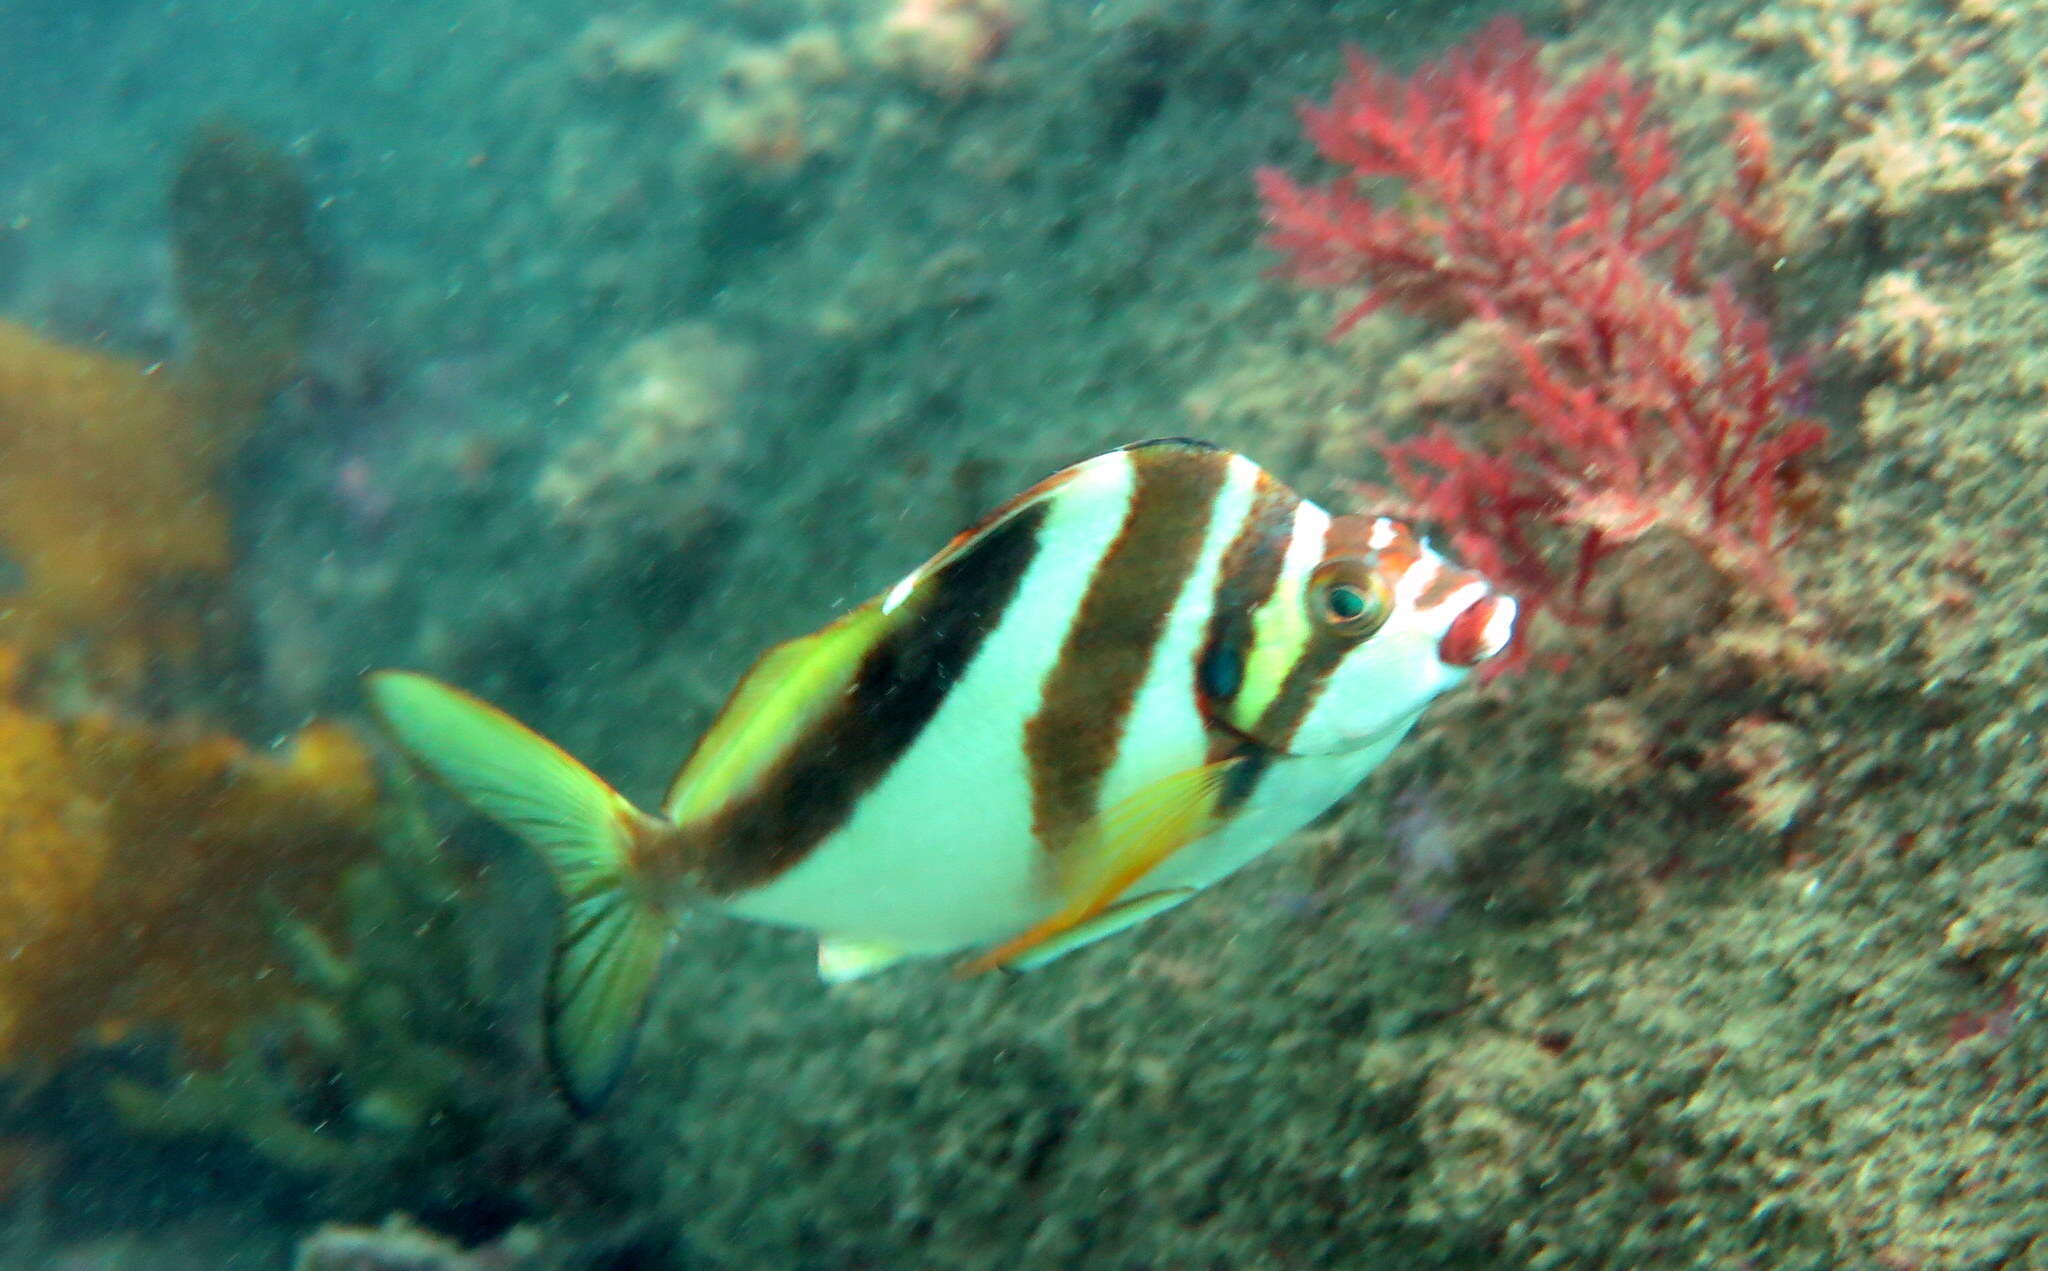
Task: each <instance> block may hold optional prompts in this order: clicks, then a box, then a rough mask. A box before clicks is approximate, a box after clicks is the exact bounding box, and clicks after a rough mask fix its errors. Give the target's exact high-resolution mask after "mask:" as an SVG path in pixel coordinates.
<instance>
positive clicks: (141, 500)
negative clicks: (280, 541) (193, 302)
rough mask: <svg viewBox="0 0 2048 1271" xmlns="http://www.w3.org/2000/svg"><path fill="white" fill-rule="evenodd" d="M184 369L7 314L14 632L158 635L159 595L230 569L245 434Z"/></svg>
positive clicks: (1, 530) (1, 460) (2, 532)
mask: <svg viewBox="0 0 2048 1271" xmlns="http://www.w3.org/2000/svg"><path fill="white" fill-rule="evenodd" d="M206 396H207V395H206V394H202V393H201V392H199V391H198V390H197V389H196V388H194V387H193V386H192V385H190V384H187V383H185V382H182V381H180V380H179V379H178V377H177V376H175V375H174V374H171V373H168V372H164V371H160V370H158V371H152V369H151V368H149V367H145V366H143V365H140V364H138V363H136V362H133V361H129V360H127V359H123V358H117V357H110V356H108V355H106V354H101V353H94V352H89V351H87V350H84V349H75V348H71V347H68V346H66V345H62V344H58V343H56V342H55V341H52V340H48V339H45V338H43V337H42V336H40V335H38V334H36V333H35V332H34V331H31V330H29V329H28V328H26V327H23V326H19V325H17V324H14V323H9V322H0V551H4V552H5V553H6V555H7V556H8V557H9V558H10V559H12V560H13V562H14V564H15V565H16V566H17V568H19V570H20V571H21V573H22V575H23V581H22V586H21V589H20V591H19V592H17V593H15V594H12V595H10V596H8V597H6V598H5V600H6V604H5V607H4V608H0V633H4V634H5V635H6V636H7V638H9V639H12V640H15V641H18V642H20V643H22V644H25V645H27V646H28V647H30V648H41V647H44V646H47V645H48V644H49V643H50V642H52V641H53V640H56V639H60V638H62V637H64V636H67V635H71V634H76V633H80V632H93V633H115V634H116V638H117V642H118V641H121V640H137V639H140V640H143V641H144V642H147V640H148V638H149V637H150V635H152V634H154V633H151V632H148V631H147V630H139V629H138V628H147V627H148V626H149V625H150V617H149V615H150V614H151V613H153V612H155V611H156V610H158V609H160V608H161V606H160V604H159V605H152V604H151V601H152V600H159V601H160V600H161V598H162V597H161V596H160V595H159V594H158V593H164V592H169V591H174V590H176V588H177V587H178V585H179V583H180V580H183V579H190V578H194V577H199V576H205V575H213V574H219V573H221V572H224V571H225V570H226V569H227V567H228V565H229V563H230V553H229V546H228V521H227V513H226V509H225V508H224V507H223V506H222V504H221V502H220V499H219V498H218V497H217V496H216V495H215V494H214V493H213V490H212V477H213V474H214V471H215V469H216V468H217V467H218V465H219V464H220V462H221V460H222V457H223V455H224V453H225V451H226V449H227V448H228V447H229V446H231V445H232V444H233V442H234V441H235V440H236V437H235V436H234V434H235V432H236V431H237V430H236V429H234V428H222V427H220V426H219V425H218V424H217V423H216V421H215V419H214V418H213V417H212V416H211V413H210V412H209V411H208V410H207V409H206V407H205V405H204V404H203V403H204V398H205V397H206Z"/></svg>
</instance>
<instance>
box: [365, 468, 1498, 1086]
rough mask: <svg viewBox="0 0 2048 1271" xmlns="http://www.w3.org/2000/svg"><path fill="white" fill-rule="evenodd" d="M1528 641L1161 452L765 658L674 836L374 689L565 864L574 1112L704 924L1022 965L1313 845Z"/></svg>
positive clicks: (706, 761) (1388, 561)
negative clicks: (1359, 794) (1450, 693)
mask: <svg viewBox="0 0 2048 1271" xmlns="http://www.w3.org/2000/svg"><path fill="white" fill-rule="evenodd" d="M1514 620H1515V603H1514V601H1513V600H1511V599H1509V598H1507V597H1504V596H1501V595H1499V594H1497V593H1496V592H1495V591H1494V590H1493V589H1492V588H1491V587H1489V586H1488V585H1487V584H1486V582H1484V581H1483V580H1481V579H1480V578H1478V577H1477V576H1475V575H1473V574H1470V573H1467V572H1464V571H1462V570H1459V569H1457V568H1455V567H1453V566H1451V565H1449V564H1448V563H1446V562H1445V561H1444V560H1443V559H1442V558H1440V557H1439V556H1437V555H1436V554H1435V553H1434V552H1432V551H1431V550H1430V549H1429V547H1427V546H1426V545H1424V544H1423V543H1421V542H1419V541H1418V540H1417V539H1416V537H1415V536H1414V535H1413V534H1412V533H1411V532H1410V531H1409V530H1408V529H1407V528H1406V527H1405V526H1403V525H1401V524H1399V523H1397V522H1395V521H1392V520H1388V519H1386V518H1373V517H1363V516H1339V517H1332V516H1330V515H1329V514H1328V513H1326V512H1324V511H1323V510H1322V509H1321V508H1318V507H1317V506H1316V505H1315V504H1313V503H1310V502H1307V501H1306V500H1304V499H1302V498H1301V497H1300V496H1298V495H1296V494H1295V493H1294V492H1293V491H1292V490H1290V489H1288V488H1287V487H1286V486H1285V485H1283V484H1281V483H1280V482H1279V481H1277V480H1275V479H1274V478H1273V477H1272V476H1270V475H1268V474H1267V473H1266V472H1265V471H1264V470H1262V469H1261V468H1259V467H1258V466H1257V465H1256V464H1254V463H1252V462H1251V461H1250V460H1248V459H1246V458H1244V457H1243V456H1241V455H1236V454H1232V453H1230V452H1228V451H1225V450H1220V449H1217V448H1215V447H1213V446H1208V445H1204V444H1202V443H1199V442H1192V441H1184V440H1167V441H1155V442H1146V443H1142V444H1140V445H1136V446H1131V447H1127V448H1125V449H1123V450H1118V451H1114V452H1111V453H1109V454H1106V455H1101V456H1098V457H1097V458H1094V459H1090V460H1088V461H1087V462H1085V463H1081V464H1077V465H1075V466H1073V467H1071V468H1068V469H1066V470H1064V471H1062V472H1059V473H1057V474H1055V475H1054V476H1052V477H1050V478H1048V479H1047V480H1045V481H1043V482H1041V483H1039V484H1038V485H1036V486H1034V487H1033V488H1031V489H1030V490H1027V491H1025V492H1024V493H1023V494H1021V495H1019V496H1018V497H1017V498H1015V499H1013V500H1011V501H1010V502H1009V503H1008V504H1006V505H1004V506H1003V507H1002V508H1000V509H998V510H997V511H996V512H995V513H994V514H993V515H991V516H990V517H989V518H988V519H987V520H985V521H983V522H982V523H981V524H980V525H978V526H976V527H975V528H973V529H971V530H969V531H967V532H966V533H964V534H962V535H960V536H959V537H958V538H956V539H954V540H953V541H952V542H951V543H949V544H948V545H947V546H946V547H945V549H944V550H942V551H941V552H940V553H939V554H938V555H936V556H934V557H933V558H932V559H931V560H929V561H927V562H926V563H925V564H923V565H921V566H919V567H918V568H917V569H916V570H914V571H912V572H911V573H910V575H909V576H908V577H906V578H904V579H903V580H902V581H901V582H899V583H897V584H896V585H895V586H894V587H892V588H890V589H889V590H888V591H887V592H886V593H885V594H883V595H881V596H879V597H876V598H875V599H874V600H871V601H869V602H868V603H867V604H864V605H862V606H861V607H860V608H858V609H855V610H853V611H852V612H851V613H848V614H846V615H845V616H844V617H842V618H840V619H839V620H837V621H836V622H833V623H832V624H831V625H829V626H827V627H825V628H824V629H823V630H821V631H818V632H817V633H815V634H813V635H809V636H805V637H803V638H801V639H798V640H793V641H790V642H789V643H787V644H783V645H780V646H778V647H776V648H774V649H772V650H770V651H769V652H768V653H767V654H766V655H765V656H763V657H762V658H761V659H760V661H759V662H757V663H756V664H755V666H754V668H753V669H752V670H751V671H750V672H748V674H747V676H746V677H745V679H743V680H742V681H741V682H740V684H739V686H738V688H737V689H736V690H734V692H733V695H732V698H731V700H730V701H729V702H728V703H727V704H726V706H725V709H724V710H723V711H722V712H721V713H720V714H719V716H718V718H717V719H716V721H715V722H713V724H712V725H711V727H710V728H709V730H708V731H707V732H706V733H705V735H704V737H703V739H702V740H701V741H700V742H699V743H698V745H697V748H696V750H695V752H694V753H693V754H692V755H691V756H690V759H689V761H688V762H687V763H686V764H685V765H684V766H683V769H682V772H681V774H680V775H679V776H678V777H677V778H676V780H675V783H674V785H673V786H672V787H671V788H670V790H669V792H668V797H667V799H666V800H665V801H664V802H663V803H662V805H661V815H659V816H656V815H651V814H649V813H645V812H642V811H640V810H639V809H637V808H636V807H634V805H633V804H631V803H629V802H628V801H627V800H626V799H625V798H623V797H622V796H620V795H619V794H618V793H616V792H615V791H613V790H612V788H611V787H610V786H608V785H606V784H605V783H604V782H603V781H602V780H600V779H599V778H598V777H596V776H595V775H593V774H592V773H591V772H590V771H589V770H588V769H586V768H584V767H583V766H582V765H581V764H579V763H577V762H576V761H575V760H574V759H572V758H571V757H570V756H568V755H567V754H565V753H563V752H562V751H561V750H559V749H557V748H556V747H555V746H554V745H552V744H551V743H549V742H548V741H546V740H544V739H543V738H541V737H540V736H538V735H537V734H535V733H533V732H531V731H529V730H527V729H526V728H524V727H522V726H521V725H520V724H518V723H517V722H515V721H513V720H512V719H511V718H510V717H508V716H506V715H504V714H503V713H501V712H499V711H497V710H495V709H494V708H492V707H490V706H489V705H486V704H485V703H483V702H481V701H478V700H476V699H475V698H472V697H469V696H467V695H466V694H463V693H461V692H458V691H457V690H455V689H452V688H449V687H447V686H445V685H442V684H440V683H437V682H435V681H433V680H430V679H427V678H425V677H423V676H419V675H414V674H410V673H406V672H391V671H386V672H380V673H377V674H376V675H374V676H373V677H372V679H371V695H372V699H373V701H374V703H375V705H376V706H377V708H378V710H379V712H380V714H381V715H382V717H383V719H384V721H385V723H386V724H387V726H388V727H389V729H390V731H391V733H392V734H393V736H395V737H396V738H397V740H398V741H399V742H400V743H401V745H402V746H403V747H404V748H405V749H406V750H407V751H409V752H410V753H411V754H412V755H413V756H414V757H415V758H416V759H417V760H418V761H419V762H420V763H421V764H422V765H423V766H424V767H425V768H426V769H428V770H429V771H430V772H432V773H433V774H435V775H436V776H438V777H439V778H440V779H441V780H443V781H444V782H445V783H446V784H447V785H449V786H450V787H451V788H452V789H453V790H454V791H455V792H456V793H457V794H459V795H461V796H462V797H463V798H465V799H467V800H468V801H469V802H470V803H472V804H473V805H475V806H476V807H477V808H479V809H480V810H482V811H483V812H484V813H486V814H488V815H489V816H491V817H493V818H495V819H497V820H498V821H500V822H502V823H503V824H505V825H506V826H508V827H510V828H511V829H512V830H514V831H516V832H517V833H519V834H521V835H522V836H524V837H525V838H526V839H527V840H529V841H530V842H532V843H533V844H534V845H535V846H536V847H537V848H539V850H540V851H541V853H542V854H543V855H544V856H545V857H546V859H547V861H548V863H549V864H550V866H551V867H552V869H553V873H554V875H555V878H556V880H557V881H558V883H559V884H560V887H561V890H562V893H563V897H564V901H565V905H564V918H563V925H562V928H561V930H560V932H559V933H558V936H557V941H556V947H555V953H554V959H553V966H552V970H551V973H550V976H549V983H548V989H547V1035H548V1038H549V1053H550V1056H551V1060H552V1062H553V1064H554V1067H555V1070H556V1073H557V1076H558V1077H559V1079H560V1081H561V1084H562V1086H563V1089H564V1091H565V1092H566V1093H567V1094H568V1095H569V1097H570V1098H571V1100H572V1101H573V1102H574V1103H576V1104H577V1105H578V1106H580V1107H584V1108H588V1107H590V1106H592V1105H594V1104H595V1103H596V1102H597V1101H598V1100H600V1099H601V1098H602V1097H603V1096H604V1094H605V1093H606V1092H607V1091H608V1090H609V1089H610V1087H611V1086H612V1085H613V1084H614V1083H615V1082H616V1081H617V1079H618V1078H619V1076H620V1075H621V1073H622V1072H623V1071H624V1069H625V1066H626V1064H627V1062H628V1059H629V1057H630V1054H631V1049H632V1042H633V1038H634V1035H635V1033H636V1032H637V1031H638V1026H639V1022H640V1020H641V1018H642V1016H643V1015H644V1013H645V1010H646V1004H647V1000H648V997H649V993H650V989H651V987H652V985H653V983H654V982H655V980H656V978H657V976H658V972H659V969H660V964H661V961H662V957H663V954H664V952H665V950H666V948H667V946H668V944H669V937H670V933H671V932H672V931H673V929H674V925H675V924H676V923H677V922H678V921H679V920H681V919H682V918H683V917H684V916H685V915H686V914H687V913H688V912H689V911H690V910H691V909H693V908H695V907H697V906H700V905H712V906H716V907H718V908H720V909H723V910H725V911H727V912H729V913H732V914H736V915H740V916H742V917H746V918H752V919H758V920H760V921H763V922H770V923H777V924H781V925H785V926H792V927H799V928H803V929H806V930H810V931H813V932H816V933H817V934H818V936H819V946H818V964H819V970H820V973H821V974H822V975H823V976H824V977H825V978H826V979H827V980H832V981H837V980H844V979H848V978H851V977H854V976H859V975H865V974H868V973H870V972H872V971H875V970H878V969H880V968H882V967H884V966H887V965H889V964H891V963H894V962H896V961H898V960H900V959H904V958H909V957H921V956H928V955H935V954H948V953H954V952H957V951H962V950H972V951H975V956H974V957H973V958H972V960H971V961H970V962H969V963H968V964H967V967H968V969H970V970H983V969H987V968H991V967H998V966H1014V967H1028V966H1035V965H1037V964H1040V963H1043V962H1045V961H1048V960H1050V959H1052V958H1054V957H1057V956H1058V955H1060V954H1061V953H1064V952H1066V951H1068V950H1070V949H1073V948H1075V947H1077V946H1080V945H1083V944H1086V943H1088V942H1089V941H1092V940H1096V939H1099V938H1101V937H1103V936H1105V935H1108V934H1110V933H1111V932H1114V931H1116V930H1118V929H1120V928H1123V927H1126V926H1129V925H1131V924H1133V923H1136V922H1138V921H1141V920H1142V919H1144V918H1147V917H1150V916H1151V915H1153V914H1157V913H1159V912H1161V911H1162V910H1165V909H1168V908H1171V907H1172V906H1174V905H1177V904H1179V903H1180V902H1181V901H1183V900H1185V899H1187V898H1188V897H1189V896H1191V895H1193V894H1194V893H1195V892H1196V891H1197V890H1199V889H1201V888H1202V887H1205V886H1207V885H1208V884H1210V883H1213V882H1215V881H1216V880H1217V879H1219V878H1222V877H1223V876H1224V875H1226V874H1228V873H1230V872H1231V871H1232V870H1235V869H1237V868H1238V867H1239V866H1241V865H1243V864H1245V863H1246V862H1247V861H1249V860H1251V859H1252V858H1254V857H1256V856H1258V855H1259V854H1260V853H1262V852H1264V851H1266V850H1267V849H1268V848H1270V847H1271V846H1273V845H1274V844H1275V843H1277V842H1279V841H1280V840H1281V839H1283V838H1285V837H1286V836H1287V835H1289V834H1291V833H1293V832H1294V831H1295V830H1297V829H1300V828H1301V827H1302V826H1303V825H1305V824H1306V823H1307V822H1309V821H1310V820H1311V819H1313V818H1314V817H1316V816H1317V815H1319V814H1320V813H1322V812H1323V811H1324V810H1325V809H1327V808H1328V807H1330V805H1331V804H1333V803H1334V802H1336V801H1337V800H1338V799H1339V798H1341V797H1342V796H1343V795H1344V794H1345V793H1346V792H1347V791H1349V790H1350V789H1351V788H1352V787H1353V786H1355V785H1356V784H1358V782H1359V781H1360V779H1362V778H1363V777H1364V776H1365V775H1366V774H1367V773H1368V772H1370V771H1371V770H1372V769H1373V768H1374V767H1375V766H1376V765H1378V764H1379V763H1380V761H1381V760H1382V759H1384V758H1385V757H1386V755H1387V753H1388V752H1389V751H1390V750H1392V749H1393V747H1394V745H1395V744H1396V743H1397V742H1398V741H1399V740H1400V739H1401V737H1402V735H1403V734H1404V733H1406V732H1407V731H1408V728H1409V726H1410V725H1412V724H1413V723H1414V722H1415V719H1416V717H1417V715H1419V714H1420V712H1421V711H1422V709H1423V707H1424V706H1426V705H1427V704H1428V703H1429V701H1430V700H1431V699H1432V698H1433V697H1435V696H1436V695H1437V694H1438V693H1440V692H1442V691H1443V690H1444V689H1445V688H1448V687H1449V686H1450V685H1452V684H1454V683H1456V682H1457V681H1458V680H1460V679H1462V678H1463V677H1464V676H1465V675H1466V674H1467V672H1468V671H1469V670H1470V669H1471V668H1472V667H1474V666H1476V665H1477V664H1479V663H1480V662H1482V661H1484V660H1486V659H1487V658H1490V657H1492V656H1494V655H1495V654H1497V653H1499V652H1500V651H1501V649H1502V648H1503V647H1504V646H1505V645H1506V644H1507V643H1508V641H1509V639H1510V637H1511V635H1512V632H1513V627H1514Z"/></svg>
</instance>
